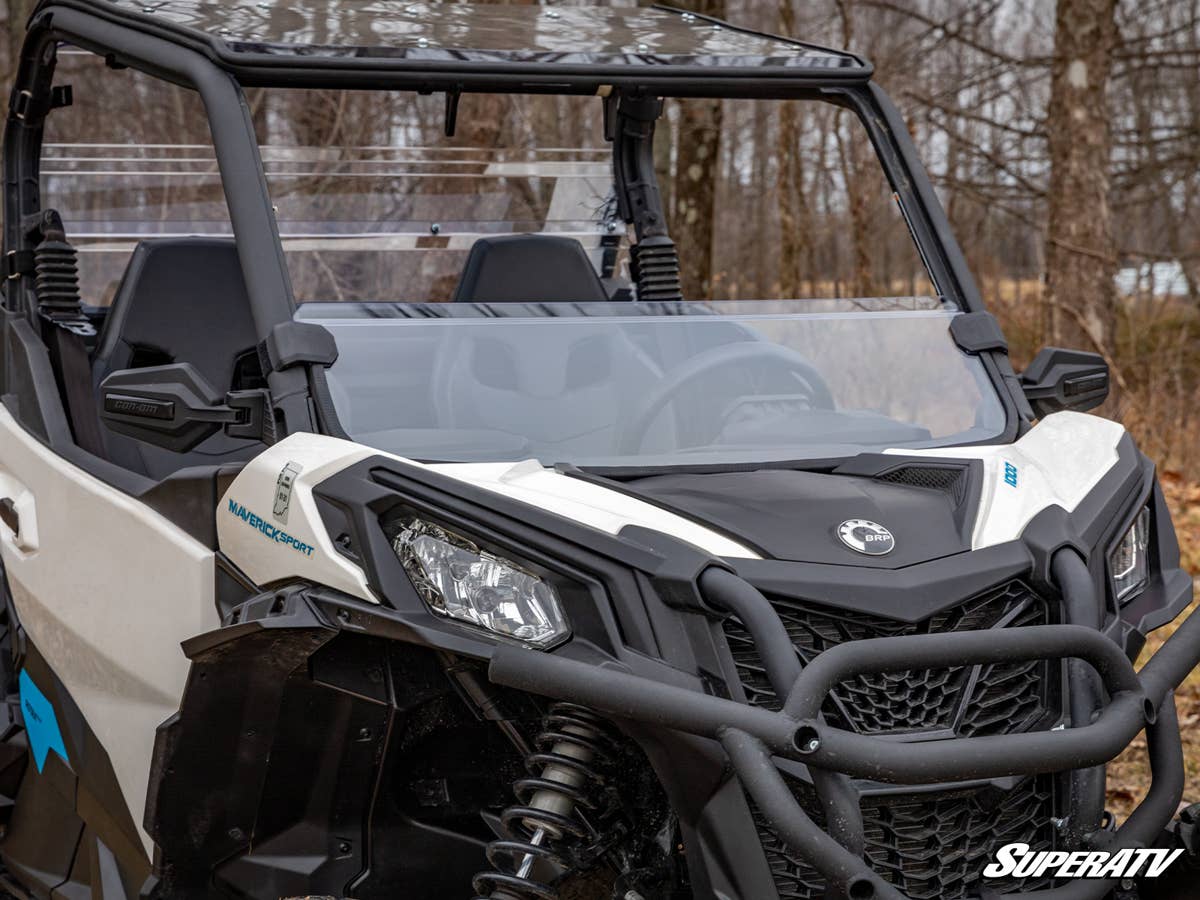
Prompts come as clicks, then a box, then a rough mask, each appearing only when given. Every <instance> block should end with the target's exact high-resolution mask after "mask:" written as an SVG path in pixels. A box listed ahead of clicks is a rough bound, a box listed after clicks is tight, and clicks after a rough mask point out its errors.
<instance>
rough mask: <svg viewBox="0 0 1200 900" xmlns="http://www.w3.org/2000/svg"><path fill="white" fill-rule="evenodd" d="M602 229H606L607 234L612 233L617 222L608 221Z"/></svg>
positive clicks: (615, 228)
mask: <svg viewBox="0 0 1200 900" xmlns="http://www.w3.org/2000/svg"><path fill="white" fill-rule="evenodd" d="M604 230H605V231H607V232H608V233H609V234H612V233H613V232H614V231H616V230H617V223H616V222H609V223H608V224H607V225H605V226H604Z"/></svg>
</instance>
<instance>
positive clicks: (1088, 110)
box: [1046, 0, 1117, 358]
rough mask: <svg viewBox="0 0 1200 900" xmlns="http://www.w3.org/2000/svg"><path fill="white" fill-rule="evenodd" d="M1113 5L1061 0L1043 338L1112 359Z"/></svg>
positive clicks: (1111, 1) (1108, 0)
mask: <svg viewBox="0 0 1200 900" xmlns="http://www.w3.org/2000/svg"><path fill="white" fill-rule="evenodd" d="M1116 8H1117V4H1116V0H1058V13H1057V18H1056V22H1055V29H1054V63H1053V68H1052V71H1051V87H1050V90H1051V96H1050V108H1049V115H1048V116H1047V121H1046V131H1047V138H1048V142H1049V149H1050V190H1049V195H1050V204H1049V206H1050V208H1049V222H1048V226H1047V235H1046V310H1047V323H1046V324H1047V328H1046V331H1047V337H1048V339H1049V341H1050V342H1051V343H1055V344H1066V345H1068V346H1074V347H1081V348H1086V349H1094V350H1096V351H1098V352H1100V353H1102V354H1104V355H1105V356H1107V357H1109V358H1111V357H1112V350H1113V345H1114V342H1115V331H1116V287H1115V285H1114V283H1113V277H1114V276H1115V274H1116V268H1117V260H1116V246H1115V241H1114V238H1113V227H1112V210H1111V207H1110V201H1109V168H1110V157H1111V152H1112V131H1111V122H1110V115H1109V108H1108V100H1107V90H1108V83H1109V78H1110V75H1111V72H1112V58H1113V50H1114V47H1115V45H1116V42H1117V26H1116Z"/></svg>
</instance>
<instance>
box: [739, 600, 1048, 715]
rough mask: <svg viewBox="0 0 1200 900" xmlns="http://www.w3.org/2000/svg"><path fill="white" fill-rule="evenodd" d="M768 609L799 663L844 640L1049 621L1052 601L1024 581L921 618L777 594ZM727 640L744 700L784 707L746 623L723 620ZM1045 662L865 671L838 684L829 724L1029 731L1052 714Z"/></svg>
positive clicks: (828, 702) (829, 705)
mask: <svg viewBox="0 0 1200 900" xmlns="http://www.w3.org/2000/svg"><path fill="white" fill-rule="evenodd" d="M772 605H773V606H774V607H775V610H776V612H778V613H779V616H780V618H781V619H782V620H783V624H784V627H786V628H787V631H788V635H789V636H790V637H791V639H792V643H793V645H794V646H795V647H796V652H797V653H798V654H799V656H800V659H801V662H802V663H808V662H811V661H812V660H813V659H814V658H815V657H816V656H817V654H819V653H821V652H822V651H823V650H827V649H829V648H830V647H833V646H835V645H837V644H841V643H843V642H845V641H859V640H864V639H866V638H874V637H898V636H901V635H910V634H942V633H946V632H953V631H976V630H980V629H986V628H1000V627H1013V626H1023V625H1044V624H1047V623H1048V622H1049V621H1050V617H1049V608H1048V606H1047V604H1046V602H1045V601H1044V600H1043V599H1042V598H1041V597H1039V596H1038V595H1037V594H1035V593H1034V592H1033V591H1032V590H1031V589H1030V588H1029V587H1027V586H1026V585H1025V584H1024V582H1021V581H1012V582H1009V583H1008V584H1005V585H1002V586H1001V587H998V588H994V589H992V590H990V591H987V592H985V593H983V594H980V595H979V596H977V597H974V598H972V599H970V600H967V601H966V602H964V603H962V604H961V605H959V606H956V607H952V608H951V609H949V610H946V611H945V612H941V613H938V614H937V615H935V616H932V617H930V618H928V619H926V620H925V621H923V622H918V623H916V624H911V623H907V622H897V621H896V620H894V619H887V618H884V617H882V616H876V615H870V614H867V613H859V612H849V611H845V610H835V609H831V608H830V607H827V606H821V605H819V604H815V603H806V602H798V601H793V600H785V599H781V598H772ZM725 637H726V639H727V640H728V642H729V649H730V651H731V652H732V654H733V660H734V663H735V664H736V666H737V671H738V677H739V679H740V680H741V683H742V688H743V689H744V690H745V692H746V699H747V700H748V701H749V702H750V703H751V704H752V705H754V706H763V707H766V708H768V709H779V708H780V700H779V698H777V697H776V696H775V693H774V691H772V690H771V686H770V684H769V682H768V681H767V678H766V672H765V671H764V669H763V666H762V662H761V660H759V658H758V653H757V652H756V651H755V649H754V644H753V641H752V640H751V638H750V635H749V634H748V633H747V632H746V630H745V629H744V628H743V627H742V625H741V623H740V622H738V621H737V620H736V619H727V620H726V622H725ZM1049 665H1050V664H1048V663H1045V662H1037V661H1034V662H1021V663H1001V664H996V665H990V666H974V667H971V666H966V667H957V668H950V669H913V670H909V671H905V672H898V673H891V674H886V675H882V674H868V675H859V676H856V677H854V678H851V679H849V680H847V681H843V682H842V683H840V684H839V685H838V686H837V687H836V688H834V690H833V691H832V692H831V693H830V696H829V698H828V699H827V700H826V703H825V707H824V709H823V710H822V711H823V713H824V714H825V720H826V721H827V722H828V723H829V724H831V725H834V726H836V727H838V728H844V729H846V730H848V731H858V732H861V733H863V734H896V733H905V732H913V731H923V732H928V731H945V732H947V733H950V732H954V733H956V734H958V735H961V736H963V737H972V736H975V735H985V734H1003V733H1010V732H1014V731H1024V730H1026V729H1028V728H1030V727H1032V726H1033V725H1034V724H1035V723H1036V722H1037V721H1039V720H1040V719H1042V718H1043V717H1044V716H1045V714H1046V712H1047V706H1048V696H1047V691H1048V687H1049V683H1050V682H1049V679H1048V677H1047V676H1048V668H1049Z"/></svg>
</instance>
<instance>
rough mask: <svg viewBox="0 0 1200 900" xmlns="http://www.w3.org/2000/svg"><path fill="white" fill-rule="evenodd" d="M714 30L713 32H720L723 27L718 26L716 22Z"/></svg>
mask: <svg viewBox="0 0 1200 900" xmlns="http://www.w3.org/2000/svg"><path fill="white" fill-rule="evenodd" d="M712 30H713V31H720V30H721V26H720V25H718V24H717V23H716V22H714V23H713V27H712Z"/></svg>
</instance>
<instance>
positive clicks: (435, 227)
mask: <svg viewBox="0 0 1200 900" xmlns="http://www.w3.org/2000/svg"><path fill="white" fill-rule="evenodd" d="M429 233H430V234H441V233H442V226H441V225H439V224H438V223H437V222H434V223H433V224H432V225H430V226H429Z"/></svg>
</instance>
